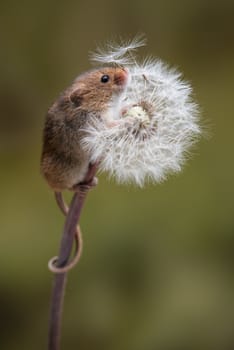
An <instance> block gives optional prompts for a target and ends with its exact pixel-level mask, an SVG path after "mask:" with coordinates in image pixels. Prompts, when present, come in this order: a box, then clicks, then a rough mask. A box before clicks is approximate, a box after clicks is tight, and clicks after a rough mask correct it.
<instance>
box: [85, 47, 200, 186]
mask: <svg viewBox="0 0 234 350" xmlns="http://www.w3.org/2000/svg"><path fill="white" fill-rule="evenodd" d="M138 46H140V43H138V44H137V42H132V43H129V44H128V45H126V46H125V47H120V46H117V47H116V48H114V47H112V51H109V52H108V53H107V54H105V53H102V54H100V55H99V56H98V55H96V56H95V57H96V59H97V60H99V61H100V62H101V61H102V62H103V63H105V64H108V63H113V62H115V63H120V62H121V64H125V66H127V69H128V71H129V74H130V77H131V80H130V82H129V84H128V86H127V88H126V91H125V92H124V94H123V96H122V99H121V101H120V102H119V106H118V110H117V111H116V115H115V119H117V120H119V123H117V125H116V126H114V127H112V128H110V127H108V126H107V125H106V124H105V123H104V122H102V121H100V120H98V121H95V122H94V123H93V124H92V125H91V124H90V125H88V127H87V128H86V136H85V137H84V139H83V147H84V148H85V150H86V151H88V152H89V153H90V156H91V160H92V161H93V162H96V161H100V169H101V170H103V171H107V172H108V173H109V174H110V175H111V176H114V177H115V178H116V180H117V181H118V182H120V183H135V184H137V185H139V186H143V185H144V184H145V183H146V182H147V181H151V182H160V181H162V180H164V179H165V178H166V177H167V176H168V174H170V173H173V172H174V173H175V172H178V171H180V170H181V167H182V165H183V163H184V161H185V159H186V155H187V154H188V151H189V149H190V147H191V145H193V143H194V142H195V141H196V140H197V137H198V136H199V135H200V133H201V130H200V127H199V124H198V121H199V113H198V108H197V105H196V103H194V102H193V101H192V98H191V92H192V89H191V86H190V85H189V84H188V83H186V82H184V81H183V80H182V79H181V74H180V73H178V72H177V71H176V70H174V69H170V68H168V67H167V65H165V64H164V63H162V62H161V61H159V60H153V59H147V60H145V61H144V62H143V63H142V64H134V65H129V58H128V56H125V55H127V52H128V50H129V48H130V47H131V48H132V49H135V48H137V47H138Z"/></svg>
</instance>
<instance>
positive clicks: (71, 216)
mask: <svg viewBox="0 0 234 350" xmlns="http://www.w3.org/2000/svg"><path fill="white" fill-rule="evenodd" d="M96 171H97V164H94V165H91V166H90V167H89V170H88V173H87V175H86V178H85V180H84V183H83V184H81V185H80V186H78V190H79V189H80V191H78V192H76V193H75V194H74V196H73V198H72V201H71V205H70V208H69V210H68V213H67V217H66V221H65V225H64V230H63V235H62V239H61V244H60V251H59V257H58V259H57V261H56V266H57V268H59V267H61V268H64V267H65V266H66V264H67V263H68V261H69V257H70V255H71V251H72V245H73V241H74V236H75V233H76V226H77V223H78V222H79V219H80V215H81V210H82V208H83V205H84V201H85V198H86V196H87V193H88V191H89V189H90V188H91V186H90V185H89V184H90V183H91V181H92V179H93V178H94V175H95V173H96ZM66 280H67V271H66V272H63V273H58V274H55V278H54V286H53V291H52V296H51V309H50V323H49V342H48V349H49V350H59V349H60V330H61V319H62V309H63V299H64V291H65V285H66Z"/></svg>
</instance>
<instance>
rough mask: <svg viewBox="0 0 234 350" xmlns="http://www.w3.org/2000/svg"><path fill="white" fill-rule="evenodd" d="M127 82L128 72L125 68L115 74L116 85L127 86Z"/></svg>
mask: <svg viewBox="0 0 234 350" xmlns="http://www.w3.org/2000/svg"><path fill="white" fill-rule="evenodd" d="M127 81H128V71H127V70H126V69H125V68H123V69H120V70H119V71H118V72H116V73H115V76H114V83H115V84H116V85H125V84H126V83H127Z"/></svg>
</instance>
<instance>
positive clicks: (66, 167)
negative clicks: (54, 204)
mask: <svg viewBox="0 0 234 350" xmlns="http://www.w3.org/2000/svg"><path fill="white" fill-rule="evenodd" d="M103 75H108V76H109V77H110V80H109V81H108V82H107V83H103V82H101V77H102V76H103ZM126 83H127V73H126V71H125V70H124V69H122V68H114V67H106V68H102V69H98V70H93V71H89V72H87V73H84V74H82V75H81V76H79V77H78V78H77V79H76V80H75V81H74V82H73V83H72V85H71V86H70V87H69V88H67V89H66V90H65V91H64V92H63V93H61V94H60V96H59V97H58V99H57V100H56V101H55V102H54V104H53V105H52V106H51V107H50V108H49V110H48V113H47V116H46V120H45V126H44V133H43V149H42V156H41V171H42V174H43V175H44V177H45V179H46V180H47V182H48V184H49V185H50V186H51V187H52V188H53V190H55V191H62V190H65V189H72V188H73V186H75V185H77V184H78V183H80V182H82V180H83V179H84V177H85V174H86V172H87V169H88V165H89V155H88V154H86V153H85V152H84V151H83V149H82V148H81V146H80V140H81V138H82V135H83V131H82V129H83V128H84V126H85V124H86V122H87V121H90V118H102V116H103V114H104V112H105V111H106V110H108V107H109V106H110V102H111V99H112V97H113V95H119V94H120V93H121V92H122V91H123V90H124V88H125V86H126Z"/></svg>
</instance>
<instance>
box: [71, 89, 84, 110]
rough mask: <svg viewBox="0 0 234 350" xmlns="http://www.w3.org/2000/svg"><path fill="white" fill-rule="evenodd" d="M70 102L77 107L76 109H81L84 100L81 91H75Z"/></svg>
mask: <svg viewBox="0 0 234 350" xmlns="http://www.w3.org/2000/svg"><path fill="white" fill-rule="evenodd" d="M70 100H71V101H72V103H73V104H74V105H75V107H80V106H81V104H82V100H83V96H82V92H81V89H77V90H75V91H73V93H72V94H71V95H70Z"/></svg>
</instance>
